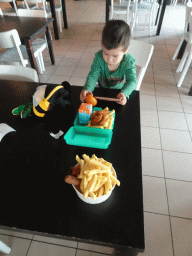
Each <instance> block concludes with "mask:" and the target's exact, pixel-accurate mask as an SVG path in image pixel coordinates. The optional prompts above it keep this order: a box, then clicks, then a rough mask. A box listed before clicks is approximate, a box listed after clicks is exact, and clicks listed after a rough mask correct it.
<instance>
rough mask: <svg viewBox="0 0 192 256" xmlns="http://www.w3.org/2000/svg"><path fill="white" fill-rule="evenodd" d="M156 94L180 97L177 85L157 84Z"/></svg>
mask: <svg viewBox="0 0 192 256" xmlns="http://www.w3.org/2000/svg"><path fill="white" fill-rule="evenodd" d="M155 92H156V96H167V97H177V98H178V97H179V93H178V89H177V87H176V86H175V85H169V84H155Z"/></svg>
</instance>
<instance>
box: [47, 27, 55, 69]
mask: <svg viewBox="0 0 192 256" xmlns="http://www.w3.org/2000/svg"><path fill="white" fill-rule="evenodd" d="M50 33H51V32H50V29H49V26H47V27H46V31H45V35H46V38H47V44H48V49H49V55H50V58H51V63H52V65H54V64H55V56H54V52H53V45H52V40H51V35H50Z"/></svg>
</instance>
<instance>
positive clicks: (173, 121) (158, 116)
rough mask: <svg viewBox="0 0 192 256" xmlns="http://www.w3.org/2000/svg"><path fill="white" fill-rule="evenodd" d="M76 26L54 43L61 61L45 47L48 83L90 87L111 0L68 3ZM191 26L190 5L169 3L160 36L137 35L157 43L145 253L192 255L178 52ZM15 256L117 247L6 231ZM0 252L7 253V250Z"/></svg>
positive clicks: (190, 102) (145, 94)
mask: <svg viewBox="0 0 192 256" xmlns="http://www.w3.org/2000/svg"><path fill="white" fill-rule="evenodd" d="M67 15H68V23H69V29H68V30H64V31H63V33H62V34H61V39H60V40H59V41H55V40H54V41H53V44H54V51H55V55H56V65H54V66H52V65H51V63H50V59H49V56H48V53H47V52H45V53H44V59H45V64H46V72H45V73H44V74H43V75H42V76H41V77H40V80H41V82H50V83H60V82H62V81H64V80H68V81H69V82H70V83H71V84H74V85H80V86H83V84H84V82H85V79H86V76H87V74H88V72H89V69H90V65H91V63H92V60H93V57H94V54H95V52H96V51H98V50H99V49H100V38H101V31H102V28H103V25H104V20H105V1H99V0H97V1H88V0H86V1H73V0H68V1H67ZM183 26H184V6H183V5H181V4H178V5H177V6H176V7H173V6H167V9H166V15H165V19H164V23H163V28H162V31H161V34H160V36H158V37H157V36H148V35H147V33H146V31H143V30H137V31H135V32H134V35H133V36H134V38H135V39H138V40H143V41H146V42H149V43H151V44H153V45H154V46H155V49H154V53H153V56H152V60H151V62H150V64H149V67H148V70H147V73H146V75H145V77H144V80H143V83H142V86H141V90H140V91H141V134H142V164H143V194H144V218H145V240H146V250H145V252H144V253H143V254H142V253H139V254H138V255H143V256H144V255H145V256H162V255H169V256H173V255H174V256H191V255H192V97H190V96H188V92H189V89H190V87H191V85H192V80H191V79H190V78H191V74H192V72H191V71H189V72H188V75H187V76H186V79H185V80H184V83H183V85H182V87H181V88H179V89H178V88H177V87H176V83H177V81H178V79H179V77H180V74H176V73H175V70H176V68H177V66H178V63H179V60H175V61H172V59H171V58H172V56H173V54H174V51H175V50H176V47H177V45H178V43H179V39H180V37H181V33H182V31H183ZM0 234H1V235H0V240H2V241H4V242H5V243H7V244H8V245H10V246H11V248H12V251H11V254H10V255H11V256H49V255H52V256H54V255H55V256H56V255H57V256H60V255H62V256H63V255H65V256H66V255H69V256H73V255H74V256H99V255H111V254H112V253H113V250H112V249H111V248H107V247H102V246H95V245H87V244H83V243H78V242H68V241H66V240H63V239H55V238H46V237H41V236H37V235H33V234H31V235H27V234H23V233H15V232H7V231H6V232H5V231H3V230H0ZM0 255H3V254H2V253H0Z"/></svg>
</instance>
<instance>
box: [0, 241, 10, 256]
mask: <svg viewBox="0 0 192 256" xmlns="http://www.w3.org/2000/svg"><path fill="white" fill-rule="evenodd" d="M0 252H2V253H5V254H9V253H10V252H11V248H10V247H9V246H7V245H6V244H4V243H3V242H2V241H0Z"/></svg>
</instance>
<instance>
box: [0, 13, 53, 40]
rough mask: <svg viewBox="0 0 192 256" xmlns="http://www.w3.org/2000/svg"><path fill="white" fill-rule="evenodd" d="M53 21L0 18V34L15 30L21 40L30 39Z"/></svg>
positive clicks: (14, 17)
mask: <svg viewBox="0 0 192 256" xmlns="http://www.w3.org/2000/svg"><path fill="white" fill-rule="evenodd" d="M52 21H53V18H37V17H18V16H6V15H3V16H0V32H5V31H8V30H11V29H16V30H17V31H18V34H19V36H20V38H21V39H23V38H26V39H32V38H33V37H34V36H35V35H36V33H37V32H38V31H39V30H40V29H42V28H45V27H46V26H47V25H48V24H50V23H51V22H52Z"/></svg>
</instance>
